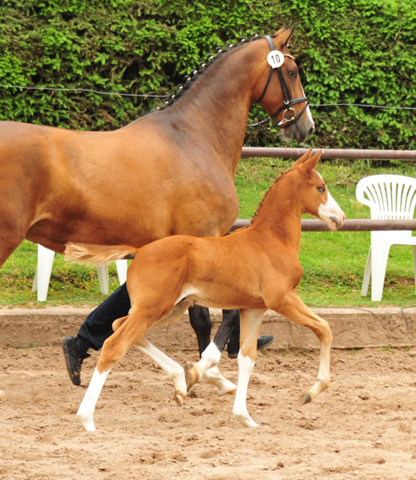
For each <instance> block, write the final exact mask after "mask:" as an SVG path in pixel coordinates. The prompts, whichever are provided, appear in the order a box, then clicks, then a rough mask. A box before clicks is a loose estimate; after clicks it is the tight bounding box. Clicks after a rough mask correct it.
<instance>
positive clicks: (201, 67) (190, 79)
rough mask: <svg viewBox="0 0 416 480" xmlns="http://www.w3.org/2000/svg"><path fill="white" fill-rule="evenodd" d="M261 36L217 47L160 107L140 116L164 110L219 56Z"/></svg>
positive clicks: (242, 38) (273, 36)
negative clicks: (215, 53) (225, 46)
mask: <svg viewBox="0 0 416 480" xmlns="http://www.w3.org/2000/svg"><path fill="white" fill-rule="evenodd" d="M270 37H271V38H276V37H277V35H270ZM262 38H265V37H264V36H260V35H258V34H257V33H255V34H254V36H253V37H252V38H251V39H249V40H247V39H245V38H244V37H240V38H239V43H236V44H232V43H228V45H227V47H228V48H222V47H217V55H216V56H214V55H213V54H210V55H209V56H208V61H206V62H202V63H200V64H199V69H194V70H192V72H191V75H192V76H191V75H185V77H184V79H183V83H181V84H179V85H178V86H177V87H176V88H177V91H176V92H175V93H172V94H171V95H170V96H169V98H168V99H167V100H166V101H165V103H164V104H163V105H162V106H161V107H157V108H154V109H152V110H150V111H149V112H146V113H144V114H143V115H142V116H141V117H139V118H142V117H144V116H145V115H149V114H151V113H155V112H159V111H161V110H165V109H166V108H168V107H170V106H171V105H172V104H173V103H174V102H175V101H176V100H177V99H178V98H180V97H182V96H183V95H184V94H185V93H186V91H187V90H189V88H190V87H191V86H192V85H194V84H195V82H196V81H197V80H198V78H199V77H200V76H201V75H202V74H203V73H205V72H206V71H207V70H208V68H209V67H211V66H212V65H214V64H215V63H216V62H217V60H218V59H219V58H222V57H223V56H224V55H225V54H226V53H228V52H230V51H234V50H235V49H236V48H237V47H240V46H242V45H246V44H247V43H250V42H254V41H256V40H260V39H262Z"/></svg>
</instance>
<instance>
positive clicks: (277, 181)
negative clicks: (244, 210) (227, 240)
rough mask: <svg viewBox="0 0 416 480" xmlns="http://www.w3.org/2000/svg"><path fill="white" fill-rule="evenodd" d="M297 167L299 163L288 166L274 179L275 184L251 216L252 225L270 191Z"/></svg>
mask: <svg viewBox="0 0 416 480" xmlns="http://www.w3.org/2000/svg"><path fill="white" fill-rule="evenodd" d="M296 168H298V166H297V165H292V166H291V167H290V168H288V169H287V170H285V171H284V172H282V173H281V174H280V175H278V177H277V178H276V180H275V181H274V183H273V185H272V186H271V187H269V188H268V190H267V192H266V193H265V194H264V197H263V198H262V200H261V202H260V203H259V206H258V207H257V210H256V211H255V212H254V215H253V216H252V217H251V219H250V225H252V223H253V220H254V219H255V218H256V217H257V215H258V214H259V212H260V210H261V209H262V207H263V203H264V202H265V200H266V198H267V196H268V195H269V193H270V192H271V191H272V190H274V189H275V188H277V185H278V183H279V182H281V181H282V180H283V179H284V177H285V175H286V174H287V173H289V172H291V171H292V170H295V169H296Z"/></svg>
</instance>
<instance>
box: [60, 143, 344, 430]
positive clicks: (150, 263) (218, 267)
mask: <svg viewBox="0 0 416 480" xmlns="http://www.w3.org/2000/svg"><path fill="white" fill-rule="evenodd" d="M320 156H321V153H320V152H319V153H317V154H316V155H314V156H312V157H311V151H309V152H308V153H307V154H305V155H304V156H303V157H301V158H300V159H299V160H298V161H297V162H296V163H295V164H294V165H293V166H292V167H291V168H290V169H289V170H287V171H286V172H285V173H284V174H282V176H279V177H278V179H277V180H276V182H275V184H274V185H273V186H272V187H271V189H270V190H269V192H268V193H267V195H266V196H265V198H264V199H263V202H262V203H261V204H260V207H259V209H258V211H257V214H256V215H255V216H254V218H253V220H252V222H251V225H250V226H249V227H248V228H246V229H243V230H240V231H238V232H236V233H234V234H232V235H229V236H226V237H220V238H196V237H190V236H182V235H178V236H173V237H169V238H164V239H161V240H158V241H156V242H154V243H152V244H150V245H147V246H145V247H143V248H140V249H135V248H132V247H126V246H120V247H102V246H91V245H90V246H85V245H84V246H81V245H68V246H67V249H66V253H67V258H69V259H71V260H76V261H96V262H98V263H99V262H106V261H109V260H110V259H114V258H121V257H123V256H124V255H126V254H128V253H132V252H137V253H136V256H135V259H134V260H133V262H132V263H131V265H130V268H129V270H128V275H127V288H128V291H129V295H130V298H131V304H132V308H131V311H130V315H128V316H127V317H124V318H121V319H119V320H117V321H116V322H114V330H115V333H114V334H113V335H112V336H111V337H110V338H108V339H107V340H106V342H105V343H104V346H103V350H102V353H101V356H100V359H99V361H98V364H97V368H96V370H95V372H94V375H93V377H92V379H91V383H90V385H89V387H88V390H87V392H86V395H85V397H84V400H83V402H82V404H81V406H80V408H79V410H78V414H77V417H78V419H79V421H80V422H81V424H82V425H83V426H84V428H85V429H86V430H87V431H93V430H95V426H94V421H93V414H94V409H95V405H96V403H97V400H98V397H99V395H100V392H101V389H102V387H103V385H104V382H105V379H106V378H107V375H108V373H109V372H110V370H111V368H112V367H113V366H114V365H115V364H116V362H117V361H118V360H119V359H120V358H121V357H122V356H123V355H124V354H125V353H126V352H127V351H128V349H129V348H130V347H132V346H133V345H135V344H136V345H138V346H139V348H141V349H142V350H143V351H146V350H147V352H146V353H148V354H151V355H153V358H154V359H155V361H157V360H159V363H160V364H162V368H163V365H165V367H166V364H167V363H168V364H170V365H171V366H172V365H177V367H176V370H175V369H173V370H175V373H174V374H172V371H171V378H172V379H173V380H174V382H175V386H176V392H175V396H176V400H177V403H179V404H182V402H183V399H184V397H185V396H186V392H187V390H189V388H190V387H191V386H192V385H193V384H194V383H195V382H196V381H198V380H199V379H201V377H203V375H206V374H207V373H208V372H209V371H210V369H211V368H212V367H215V366H216V365H217V363H218V361H219V359H220V355H221V353H220V350H219V349H218V347H217V346H216V344H215V343H214V342H211V344H210V345H209V346H208V347H207V349H206V350H205V351H204V353H203V354H202V358H201V360H200V361H199V362H198V363H197V364H195V365H193V364H188V365H186V368H185V371H186V382H187V384H186V385H185V383H184V381H183V380H184V377H183V369H182V367H180V366H179V365H178V364H176V362H173V361H172V360H171V359H168V357H167V356H166V355H165V354H162V353H161V352H160V351H159V350H157V349H156V348H155V347H153V346H152V345H150V344H149V342H147V340H145V339H144V338H143V335H144V334H145V333H146V331H147V330H149V329H150V328H152V327H154V326H156V325H166V324H168V323H171V322H172V321H174V320H177V319H178V318H180V317H181V316H182V314H183V312H184V311H185V310H186V309H187V308H188V307H189V306H190V305H192V304H198V305H203V306H206V307H216V308H226V309H232V308H238V309H239V310H240V313H241V334H240V352H239V355H238V368H239V376H238V384H237V392H236V398H235V403H234V409H233V413H234V415H235V416H236V417H237V419H238V420H239V421H240V422H241V423H243V424H244V425H246V426H249V427H256V426H257V424H256V423H255V422H254V421H253V420H252V419H251V417H250V416H249V414H248V412H247V407H246V395H247V387H248V382H249V378H250V375H251V372H252V370H253V366H254V361H255V358H256V343H257V335H258V332H259V329H260V325H261V323H262V319H263V315H264V313H265V312H266V310H267V309H271V310H274V311H275V312H277V313H279V314H281V315H283V316H285V317H286V318H287V319H289V320H291V321H292V322H295V323H297V324H299V325H303V326H305V327H308V328H310V329H311V330H312V331H313V332H314V333H315V334H316V336H317V337H318V339H319V341H320V345H321V355H320V365H319V373H318V377H317V380H316V382H315V384H314V385H313V387H312V388H311V389H310V390H309V391H307V392H306V393H304V394H302V395H301V398H300V403H301V404H305V403H308V402H310V401H312V400H313V399H314V398H315V397H316V396H317V395H318V394H319V393H321V392H322V391H323V390H325V389H326V388H328V386H329V383H330V375H329V360H330V346H331V341H332V334H331V331H330V328H329V325H328V323H327V322H326V321H325V320H323V319H321V318H319V317H318V316H317V315H315V314H314V313H312V312H311V311H310V310H309V309H308V308H307V307H306V306H305V305H304V304H303V302H302V301H301V300H300V299H299V297H298V296H297V295H296V294H295V292H294V289H295V287H296V286H297V285H298V283H299V281H300V279H301V277H302V267H301V265H300V262H299V258H298V252H299V247H300V240H301V215H302V214H303V213H309V214H312V215H314V216H316V217H318V218H320V219H321V220H323V221H324V222H325V223H326V224H327V225H328V226H329V228H330V229H331V230H337V229H338V228H339V227H340V226H341V225H342V223H343V222H344V220H345V215H344V213H343V212H342V210H341V209H340V207H339V206H338V205H337V203H336V202H335V201H334V199H333V198H332V197H331V195H330V193H329V192H328V190H327V188H326V185H325V183H324V181H323V179H322V177H321V176H320V175H319V174H318V173H317V172H316V171H315V170H314V168H315V166H316V164H317V162H318V160H319V158H320ZM166 362H167V363H166ZM168 370H169V369H166V368H165V371H167V372H168Z"/></svg>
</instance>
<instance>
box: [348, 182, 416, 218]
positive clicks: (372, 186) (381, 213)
mask: <svg viewBox="0 0 416 480" xmlns="http://www.w3.org/2000/svg"><path fill="white" fill-rule="evenodd" d="M356 196H357V200H358V201H359V202H361V203H363V204H364V205H367V206H369V207H370V209H371V218H375V219H382V220H388V219H399V218H402V219H411V218H413V215H414V211H415V205H416V179H415V178H412V177H406V176H403V175H371V176H369V177H365V178H363V179H361V180H360V181H359V182H358V185H357V190H356Z"/></svg>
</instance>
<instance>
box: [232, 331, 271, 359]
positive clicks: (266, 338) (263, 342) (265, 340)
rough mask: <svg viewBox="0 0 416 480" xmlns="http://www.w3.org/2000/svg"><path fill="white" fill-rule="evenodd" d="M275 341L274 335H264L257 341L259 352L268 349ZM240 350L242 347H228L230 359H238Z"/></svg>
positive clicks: (237, 345) (236, 345)
mask: <svg viewBox="0 0 416 480" xmlns="http://www.w3.org/2000/svg"><path fill="white" fill-rule="evenodd" d="M273 340H274V337H273V335H263V336H262V337H259V338H258V339H257V350H261V349H262V348H266V347H268V346H269V345H270V344H271V343H272V342H273ZM239 350H240V345H239V344H235V345H230V344H228V346H227V353H228V358H237V357H238V352H239Z"/></svg>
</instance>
